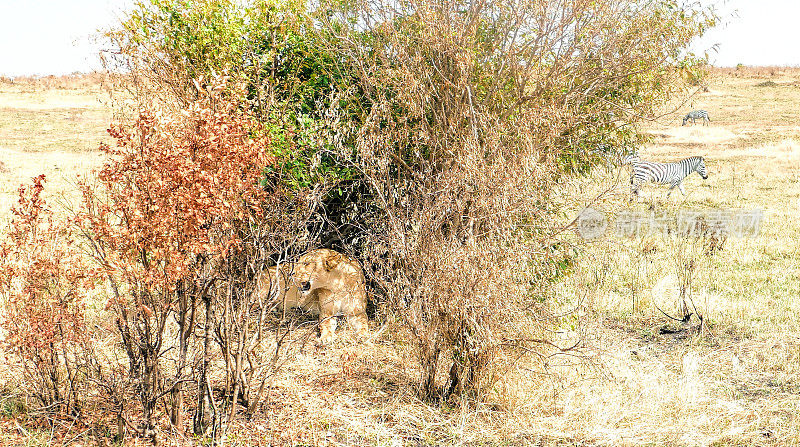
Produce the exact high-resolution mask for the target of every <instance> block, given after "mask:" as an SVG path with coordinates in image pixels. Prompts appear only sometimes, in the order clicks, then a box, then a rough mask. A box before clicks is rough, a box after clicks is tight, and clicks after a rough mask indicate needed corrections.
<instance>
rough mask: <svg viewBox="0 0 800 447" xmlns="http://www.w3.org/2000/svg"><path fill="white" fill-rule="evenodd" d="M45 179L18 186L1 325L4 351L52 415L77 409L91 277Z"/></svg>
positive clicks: (0, 265)
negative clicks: (50, 201) (49, 198)
mask: <svg viewBox="0 0 800 447" xmlns="http://www.w3.org/2000/svg"><path fill="white" fill-rule="evenodd" d="M44 182H45V176H44V175H39V176H38V177H36V178H34V179H33V183H32V185H30V186H20V188H19V201H18V204H17V205H16V206H14V207H13V208H12V210H11V211H12V213H13V215H14V218H13V220H12V222H11V226H10V229H9V232H8V238H7V240H5V241H3V242H2V245H0V250H2V260H0V290H2V293H3V294H4V295H5V297H6V303H5V306H3V307H2V312H3V316H2V319H0V322H2V326H3V328H4V329H5V330H6V331H7V335H6V338H5V341H4V345H5V346H4V347H5V348H6V349H7V350H8V352H10V353H12V354H15V355H16V356H17V357H18V359H19V360H20V361H21V365H22V367H23V370H24V374H25V379H26V380H23V381H22V383H23V384H25V385H27V386H29V387H30V388H31V390H30V391H31V392H32V394H33V395H34V396H36V397H37V398H38V399H39V400H40V403H41V404H42V405H44V406H46V407H51V408H52V409H70V408H73V409H74V408H75V407H74V405H76V404H77V402H75V400H74V398H75V397H76V396H75V395H74V391H75V387H76V386H78V384H76V383H75V381H74V378H75V372H76V370H77V368H79V365H80V364H82V354H83V353H84V352H85V347H86V346H87V343H88V335H87V333H86V327H85V322H84V306H85V303H84V301H85V298H86V293H87V292H88V291H90V290H91V288H92V286H93V282H92V279H91V278H92V276H93V275H92V270H91V269H89V268H88V267H87V266H86V264H85V263H84V262H83V261H82V260H81V258H80V256H79V253H78V252H77V251H76V250H75V249H74V240H73V238H72V236H71V234H70V233H69V232H68V231H67V224H66V222H63V221H57V220H54V218H53V213H52V211H51V210H50V209H49V208H48V207H47V204H46V202H45V200H44V199H43V198H42V197H41V194H42V191H43V189H44Z"/></svg>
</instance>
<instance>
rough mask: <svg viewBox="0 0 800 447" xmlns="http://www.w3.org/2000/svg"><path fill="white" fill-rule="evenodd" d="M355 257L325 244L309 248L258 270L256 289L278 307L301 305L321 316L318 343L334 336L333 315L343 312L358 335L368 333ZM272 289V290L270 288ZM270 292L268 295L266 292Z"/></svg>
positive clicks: (361, 278)
mask: <svg viewBox="0 0 800 447" xmlns="http://www.w3.org/2000/svg"><path fill="white" fill-rule="evenodd" d="M364 284H365V281H364V273H363V271H362V270H361V266H360V265H359V264H358V262H357V261H355V260H353V259H350V258H348V257H347V256H345V255H343V254H341V253H338V252H336V251H333V250H329V249H327V248H321V249H317V250H312V251H310V252H308V253H306V254H304V255H302V256H300V258H298V260H297V262H295V263H286V264H283V265H281V266H280V271H278V268H277V267H270V268H268V269H267V270H264V271H263V272H261V274H260V275H259V277H258V282H257V284H256V291H255V293H257V294H260V295H261V296H259V298H261V299H266V298H271V299H274V300H276V301H278V306H279V308H280V309H281V310H285V309H289V308H292V307H299V308H303V309H305V310H307V311H310V312H311V313H312V314H314V315H319V318H320V337H319V342H320V344H323V345H324V344H327V343H329V342H330V341H331V340H333V336H334V332H335V331H336V315H337V314H344V315H346V316H347V321H348V322H350V325H351V326H353V329H355V330H356V333H357V334H358V336H359V338H363V337H365V336H366V335H367V332H368V330H369V326H368V323H367V314H366V309H367V291H366V288H365V286H364ZM270 291H271V292H270ZM268 294H269V296H268Z"/></svg>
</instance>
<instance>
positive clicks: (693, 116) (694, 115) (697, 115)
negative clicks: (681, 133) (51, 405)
mask: <svg viewBox="0 0 800 447" xmlns="http://www.w3.org/2000/svg"><path fill="white" fill-rule="evenodd" d="M689 120H692V124H693V125H694V124H697V120H703V125H704V126H705V125H707V124H708V122H710V121H711V118H709V117H708V112H706V111H705V110H692V111H691V112H689V113H688V114H687V115H686V116H684V117H683V124H681V126H685V125H686V123H687V122H688V121H689Z"/></svg>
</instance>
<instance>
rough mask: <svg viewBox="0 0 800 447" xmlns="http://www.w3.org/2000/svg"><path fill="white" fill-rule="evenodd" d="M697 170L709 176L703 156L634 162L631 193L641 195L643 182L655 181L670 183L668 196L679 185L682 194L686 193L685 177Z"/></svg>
mask: <svg viewBox="0 0 800 447" xmlns="http://www.w3.org/2000/svg"><path fill="white" fill-rule="evenodd" d="M695 171H697V173H698V174H700V177H703V178H704V179H707V178H708V171H706V163H705V160H703V157H689V158H685V159H683V160H681V161H677V162H675V163H654V162H651V161H635V162H633V171H632V172H631V194H632V195H635V196H637V197H639V188H640V187H641V186H642V184H643V183H648V182H654V183H660V184H662V185H670V187H669V191H668V192H667V197H668V198H669V195H670V194H671V193H672V190H673V189H675V187H676V186H677V187H678V189H680V190H681V194H683V195H684V196H685V195H686V191H684V189H683V185H682V184H681V182H683V179H685V178H686V176H688V175H689V174H691V173H692V172H695Z"/></svg>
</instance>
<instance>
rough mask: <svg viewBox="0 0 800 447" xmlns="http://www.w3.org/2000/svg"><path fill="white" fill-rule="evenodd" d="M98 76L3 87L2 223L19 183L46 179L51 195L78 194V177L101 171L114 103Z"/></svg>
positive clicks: (0, 109) (0, 137)
mask: <svg viewBox="0 0 800 447" xmlns="http://www.w3.org/2000/svg"><path fill="white" fill-rule="evenodd" d="M101 80H102V79H101V78H100V77H99V76H74V77H60V78H52V77H51V78H32V79H17V80H16V82H15V83H11V82H9V81H6V82H0V170H2V172H0V210H4V211H2V212H0V216H2V217H0V220H2V221H5V220H6V219H5V217H6V216H7V214H8V212H7V210H8V209H9V208H10V206H11V205H12V204H13V203H14V202H15V201H16V199H17V188H18V187H19V185H20V184H23V183H24V184H28V183H30V179H31V178H32V177H35V176H36V175H39V174H45V175H46V176H47V191H48V196H49V197H50V198H52V199H57V198H58V197H59V196H61V195H62V193H63V194H66V195H67V196H68V197H70V198H72V197H73V195H74V193H75V188H74V182H75V175H76V174H85V173H88V172H90V171H91V170H92V169H93V168H95V167H97V166H99V163H100V157H99V151H98V150H97V149H98V147H99V146H100V143H101V142H109V141H110V140H109V138H108V137H107V134H106V129H107V128H108V124H109V123H110V122H111V117H112V111H111V108H110V107H109V104H110V98H109V95H108V92H107V91H106V90H105V89H104V88H103V85H102V83H101Z"/></svg>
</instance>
